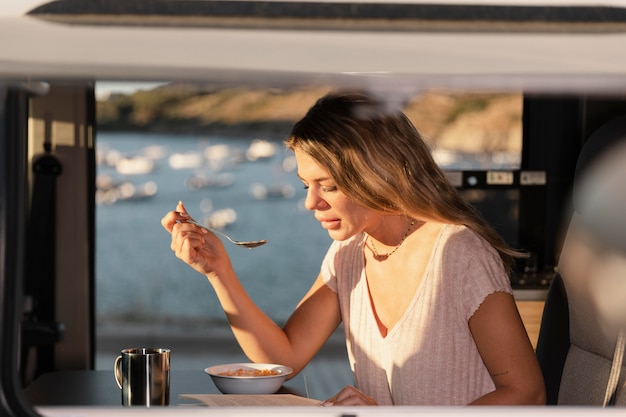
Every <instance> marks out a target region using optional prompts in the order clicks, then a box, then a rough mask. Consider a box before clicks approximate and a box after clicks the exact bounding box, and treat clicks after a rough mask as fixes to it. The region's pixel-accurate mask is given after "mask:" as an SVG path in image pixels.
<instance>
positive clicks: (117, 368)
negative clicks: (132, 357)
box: [113, 355, 122, 389]
mask: <svg viewBox="0 0 626 417" xmlns="http://www.w3.org/2000/svg"><path fill="white" fill-rule="evenodd" d="M121 360H122V356H121V355H120V356H118V357H117V358H115V365H114V368H113V370H114V371H115V382H117V386H118V387H120V389H122V371H121V370H120V364H121V362H120V361H121Z"/></svg>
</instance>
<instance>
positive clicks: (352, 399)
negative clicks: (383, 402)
mask: <svg viewBox="0 0 626 417" xmlns="http://www.w3.org/2000/svg"><path fill="white" fill-rule="evenodd" d="M320 405H321V406H325V407H329V406H332V405H378V404H376V401H374V399H373V398H372V397H368V396H367V395H365V394H363V393H362V392H361V391H359V390H358V389H356V388H355V387H353V386H347V387H344V388H343V389H342V390H341V391H339V392H338V393H337V394H336V395H335V396H334V397H330V398H329V399H327V400H325V401H322V402H321V403H320Z"/></svg>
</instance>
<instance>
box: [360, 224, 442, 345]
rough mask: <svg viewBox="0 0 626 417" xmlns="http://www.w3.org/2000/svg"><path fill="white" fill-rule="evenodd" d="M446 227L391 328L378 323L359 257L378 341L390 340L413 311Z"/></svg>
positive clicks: (440, 231) (437, 239) (363, 256)
mask: <svg viewBox="0 0 626 417" xmlns="http://www.w3.org/2000/svg"><path fill="white" fill-rule="evenodd" d="M446 227H447V224H444V225H443V226H442V227H441V230H439V234H438V235H437V238H436V239H435V242H434V243H433V246H432V249H431V251H430V256H429V258H428V262H427V263H426V267H425V268H424V272H423V273H422V279H421V280H420V283H419V284H418V286H417V288H416V289H415V293H414V294H413V297H411V300H410V301H409V303H408V304H407V306H406V309H405V310H404V311H403V312H402V314H401V315H400V318H399V319H398V320H397V321H396V322H395V323H394V325H393V326H391V328H388V327H387V326H385V325H384V324H383V323H382V322H381V321H380V319H379V317H378V313H377V311H376V306H375V305H374V299H373V298H372V293H371V291H370V284H369V280H368V279H367V274H366V273H365V254H364V253H363V255H362V257H361V262H362V266H363V268H362V272H361V279H363V280H364V281H365V287H366V291H367V298H368V300H369V303H368V304H369V308H368V312H369V315H370V318H371V319H372V320H373V321H374V323H375V324H376V329H377V330H378V332H377V334H378V336H379V338H380V340H382V341H386V340H389V339H391V337H390V336H391V335H392V334H393V333H395V329H397V328H398V327H400V326H401V324H402V322H404V321H405V320H406V316H407V314H408V312H409V311H411V310H413V307H414V306H415V303H416V302H417V300H418V299H419V298H420V295H421V293H422V292H423V288H424V286H425V282H426V281H427V279H428V277H429V276H430V275H431V273H430V271H431V269H432V263H433V259H434V257H435V253H437V251H438V249H439V243H440V242H441V236H443V232H444V230H445V229H446ZM366 239H367V238H365V239H363V247H365V241H366ZM383 330H384V331H385V334H383Z"/></svg>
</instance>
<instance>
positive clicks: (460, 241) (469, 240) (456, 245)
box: [442, 224, 498, 258]
mask: <svg viewBox="0 0 626 417" xmlns="http://www.w3.org/2000/svg"><path fill="white" fill-rule="evenodd" d="M442 239H443V241H444V245H445V246H444V247H445V251H446V254H448V255H452V256H455V257H463V256H464V255H466V254H467V255H469V256H472V257H476V256H478V257H481V254H482V256H484V257H489V258H491V257H493V256H496V257H498V254H497V251H496V250H495V248H494V247H493V246H491V245H490V244H489V243H488V242H487V241H486V240H485V239H484V238H483V237H482V236H480V235H479V234H478V233H476V232H475V231H474V230H472V229H471V228H469V227H467V226H465V225H462V224H446V225H445V227H444V230H443V235H442Z"/></svg>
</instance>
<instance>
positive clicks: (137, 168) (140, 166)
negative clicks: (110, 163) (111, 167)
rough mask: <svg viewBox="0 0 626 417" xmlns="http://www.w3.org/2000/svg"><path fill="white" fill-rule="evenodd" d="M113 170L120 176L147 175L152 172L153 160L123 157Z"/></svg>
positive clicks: (140, 157) (141, 157) (139, 157)
mask: <svg viewBox="0 0 626 417" xmlns="http://www.w3.org/2000/svg"><path fill="white" fill-rule="evenodd" d="M115 170H116V171H117V172H118V173H120V174H122V175H139V174H148V173H150V172H152V170H154V160H152V159H149V158H146V157H143V156H131V157H123V158H121V159H119V160H118V161H117V163H116V164H115Z"/></svg>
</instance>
